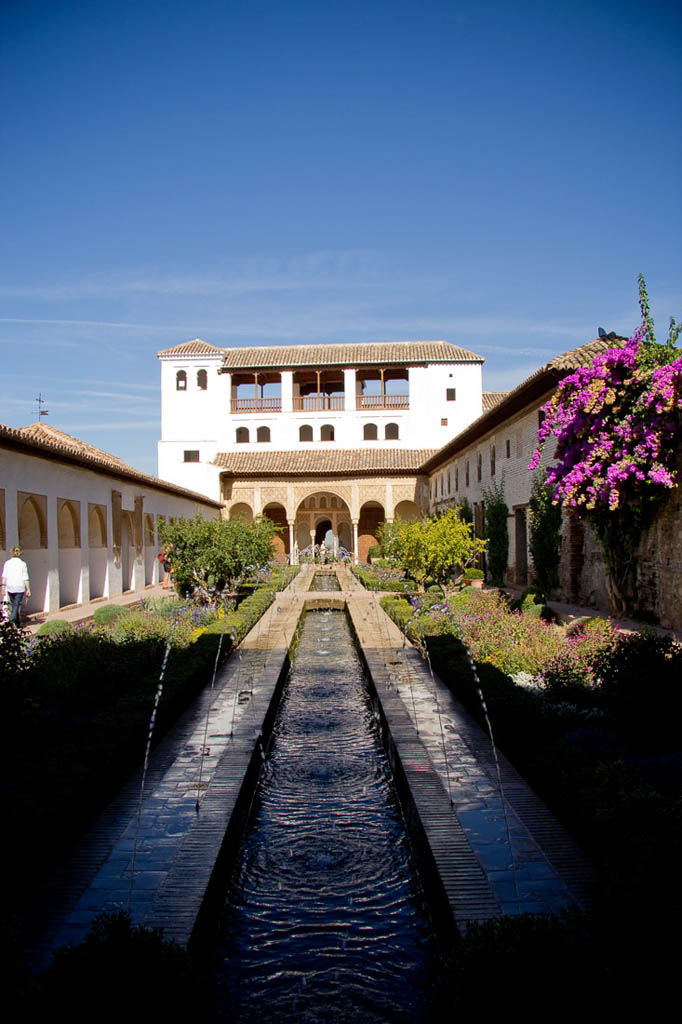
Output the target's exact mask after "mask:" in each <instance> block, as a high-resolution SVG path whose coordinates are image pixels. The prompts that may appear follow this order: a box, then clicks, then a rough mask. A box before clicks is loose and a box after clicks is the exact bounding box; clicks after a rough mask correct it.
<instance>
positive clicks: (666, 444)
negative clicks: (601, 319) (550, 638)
mask: <svg viewBox="0 0 682 1024" xmlns="http://www.w3.org/2000/svg"><path fill="white" fill-rule="evenodd" d="M640 305H641V307H642V314H643V321H644V322H643V323H642V325H641V326H640V327H639V328H638V329H637V330H636V331H635V333H634V334H633V335H632V337H631V338H630V339H629V340H628V341H627V342H626V344H625V345H624V346H623V347H614V348H611V349H608V350H607V351H605V352H601V353H600V354H599V355H597V356H595V358H594V359H593V361H592V364H591V365H590V366H587V367H581V368H579V369H578V370H576V371H575V372H574V373H571V374H569V375H568V376H567V377H564V379H563V380H562V381H561V383H560V384H559V386H558V388H557V390H556V392H555V393H554V395H553V396H552V398H551V399H550V400H549V402H547V404H546V405H545V406H544V407H543V410H542V411H543V413H544V419H543V422H542V424H541V426H540V429H539V430H538V447H537V449H536V451H535V453H534V454H533V458H532V460H531V463H530V466H529V467H528V468H529V469H531V470H533V469H535V468H536V467H537V465H538V463H539V461H540V455H541V453H542V449H543V447H544V446H545V444H546V442H547V440H548V439H549V437H550V436H552V435H553V436H555V437H556V438H557V446H556V451H555V454H554V457H555V459H556V465H555V466H553V467H551V468H550V469H549V470H548V473H547V478H546V483H547V484H548V485H549V486H551V487H552V488H553V489H554V490H553V500H554V501H555V502H556V503H561V504H562V505H563V506H564V507H566V508H569V509H571V510H573V512H574V513H575V514H576V515H578V516H579V517H580V518H586V519H588V520H589V521H590V522H591V523H592V525H593V526H594V528H595V532H596V534H597V537H598V538H599V541H600V543H601V546H602V549H603V551H604V555H605V558H606V564H607V568H608V570H609V573H610V587H611V597H612V604H613V606H614V611H616V612H620V613H622V612H623V611H625V610H626V608H627V604H628V599H627V590H628V588H630V589H631V587H632V584H633V583H634V571H635V564H634V552H635V549H636V546H637V543H638V541H639V538H640V535H641V532H642V530H643V529H644V527H645V526H647V525H648V523H649V522H650V519H651V514H652V512H653V510H654V508H655V506H656V504H657V503H658V502H659V501H660V499H661V498H662V497H663V496H664V495H665V493H666V490H667V489H669V488H671V487H675V486H676V485H677V477H676V473H675V466H674V459H675V447H676V442H677V440H678V438H679V435H680V426H681V425H682V415H681V411H682V356H677V351H676V350H675V349H674V343H675V341H676V339H677V336H678V334H679V327H678V326H676V325H675V321H674V320H672V319H671V322H670V334H669V338H668V343H667V344H666V345H657V344H656V342H655V339H654V336H653V324H652V321H651V317H650V314H649V311H648V301H647V298H646V288H645V286H644V283H643V279H641V278H640ZM674 356H677V358H673V357H674Z"/></svg>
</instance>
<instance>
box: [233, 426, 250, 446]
mask: <svg viewBox="0 0 682 1024" xmlns="http://www.w3.org/2000/svg"><path fill="white" fill-rule="evenodd" d="M236 441H237V444H248V443H249V431H248V429H247V428H246V427H237V437H236Z"/></svg>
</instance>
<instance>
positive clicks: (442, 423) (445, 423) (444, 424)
mask: <svg viewBox="0 0 682 1024" xmlns="http://www.w3.org/2000/svg"><path fill="white" fill-rule="evenodd" d="M440 425H441V427H447V425H448V421H447V420H445V419H442V420H441V421H440Z"/></svg>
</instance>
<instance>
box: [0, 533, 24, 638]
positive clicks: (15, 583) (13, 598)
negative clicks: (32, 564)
mask: <svg viewBox="0 0 682 1024" xmlns="http://www.w3.org/2000/svg"><path fill="white" fill-rule="evenodd" d="M10 555H11V557H10V558H8V559H7V561H6V562H5V564H4V565H3V567H2V600H3V603H4V602H5V601H8V602H9V616H8V622H13V623H14V625H15V626H19V625H20V619H19V609H20V608H21V602H22V601H23V600H24V598H25V597H26V598H28V597H30V596H31V588H30V586H29V578H28V566H27V565H26V562H24V561H22V558H21V548H12V550H11V551H10Z"/></svg>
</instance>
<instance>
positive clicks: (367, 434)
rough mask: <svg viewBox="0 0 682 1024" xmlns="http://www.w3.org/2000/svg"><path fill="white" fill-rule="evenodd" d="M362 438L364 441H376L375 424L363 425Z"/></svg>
mask: <svg viewBox="0 0 682 1024" xmlns="http://www.w3.org/2000/svg"><path fill="white" fill-rule="evenodd" d="M362 436H363V438H364V440H365V441H376V440H377V438H378V437H379V431H378V430H377V425H376V423H365V425H364V427H363V430H362Z"/></svg>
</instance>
